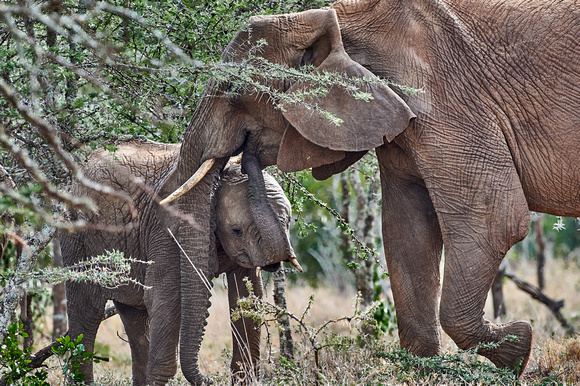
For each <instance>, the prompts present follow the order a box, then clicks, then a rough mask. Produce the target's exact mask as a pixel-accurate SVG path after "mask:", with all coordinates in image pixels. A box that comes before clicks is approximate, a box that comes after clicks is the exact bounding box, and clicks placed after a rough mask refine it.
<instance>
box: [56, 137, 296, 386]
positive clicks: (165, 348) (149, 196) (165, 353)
mask: <svg viewBox="0 0 580 386" xmlns="http://www.w3.org/2000/svg"><path fill="white" fill-rule="evenodd" d="M179 150H180V145H170V144H160V143H155V142H130V143H125V144H122V145H120V146H119V147H118V150H116V151H115V152H114V153H110V152H109V151H107V150H104V149H100V150H97V151H95V152H94V153H93V154H91V156H90V157H89V159H88V161H87V163H86V164H85V165H84V167H83V171H84V174H85V175H86V177H88V178H89V179H91V180H92V181H95V182H98V183H100V184H102V185H105V186H109V187H111V188H113V189H114V190H115V191H117V192H121V193H124V194H125V195H126V196H125V197H126V198H130V201H132V203H133V204H134V206H135V209H136V213H134V212H133V213H132V210H131V207H130V205H129V204H128V203H127V202H126V201H125V200H122V199H121V198H120V197H113V196H110V195H104V194H98V193H95V192H94V191H92V190H87V189H86V188H83V187H82V186H80V185H75V186H74V188H73V191H74V193H75V194H76V195H88V196H90V197H91V198H92V199H93V200H94V201H95V203H96V204H97V206H98V208H99V209H98V212H97V213H79V212H71V217H72V219H79V218H82V219H85V220H86V221H87V223H88V226H87V228H86V229H85V230H83V231H81V232H76V233H72V234H66V233H64V234H62V235H61V238H60V240H61V245H62V254H63V260H64V264H65V266H71V265H73V264H75V263H78V262H80V261H83V260H90V259H91V257H93V256H97V255H100V254H103V253H105V251H112V250H118V251H122V252H123V253H124V254H125V257H131V258H133V259H137V260H140V261H152V262H153V264H151V265H145V264H142V263H133V264H132V266H131V277H132V278H134V279H136V280H138V281H139V282H140V283H142V284H143V285H145V286H147V287H148V288H146V289H144V288H143V287H142V286H136V285H132V284H127V285H122V286H120V287H117V288H104V287H101V286H99V285H97V284H91V283H86V282H80V283H78V282H72V281H71V282H68V283H67V284H66V292H67V301H68V310H67V313H68V318H69V335H70V336H72V337H76V336H77V335H78V334H81V333H82V334H84V338H83V343H84V345H85V347H86V350H88V351H93V347H94V341H95V335H96V332H97V329H98V326H99V324H100V322H101V317H102V315H103V311H104V308H105V303H106V302H107V300H108V299H112V300H113V301H114V303H115V306H116V308H117V310H118V312H119V315H120V316H121V320H122V321H123V324H124V326H125V331H126V333H127V336H128V338H129V344H130V346H131V356H132V360H133V364H132V367H133V368H132V370H133V383H134V384H135V385H145V384H148V385H153V384H155V385H158V384H164V383H165V382H166V381H167V379H168V378H170V377H171V376H173V375H174V374H175V371H176V368H177V367H176V366H177V365H176V350H177V346H178V339H179V332H180V327H181V347H183V346H187V345H188V344H189V345H194V349H193V352H191V354H190V355H191V357H187V356H186V357H183V356H182V358H181V362H182V363H183V362H185V361H191V360H194V361H196V360H197V355H198V352H199V343H200V342H198V341H194V342H190V340H192V339H195V338H196V337H197V336H202V335H203V330H204V326H205V323H200V324H198V325H194V326H190V327H189V329H187V328H185V327H184V326H183V324H182V322H183V319H184V318H186V317H187V316H188V315H187V314H188V313H189V314H196V315H197V314H199V315H203V318H204V320H205V317H206V314H207V312H208V308H209V305H210V303H209V301H208V299H207V298H206V297H205V298H203V299H202V301H201V305H199V306H197V307H196V306H191V307H190V308H188V309H185V310H183V311H182V310H181V308H180V307H181V299H183V297H184V296H194V297H195V296H196V294H189V295H185V294H184V292H183V291H181V288H180V287H181V285H182V282H181V279H180V270H181V267H180V263H179V260H180V258H179V250H176V248H179V246H178V245H177V243H176V241H175V240H174V239H173V238H172V237H171V235H170V233H169V231H168V229H167V228H174V224H175V223H176V222H178V220H177V219H178V218H179V213H177V214H175V213H169V212H167V211H165V210H164V209H162V208H160V207H159V205H158V204H157V201H158V197H157V196H155V194H154V190H155V188H156V187H158V185H159V183H160V181H163V179H164V177H165V174H166V173H169V172H171V170H172V168H173V163H174V161H175V160H176V158H177V155H178V153H179ZM240 169H241V168H240V166H239V165H231V166H227V167H226V168H225V169H224V170H223V171H222V172H221V173H220V175H219V181H216V182H217V184H216V186H215V189H213V190H212V191H211V192H209V195H210V197H209V199H210V200H211V201H215V208H216V209H215V210H214V211H213V214H212V217H211V220H212V224H211V225H209V226H210V227H211V229H213V228H214V224H213V223H216V225H217V227H216V228H215V233H216V234H217V240H216V244H213V243H212V244H210V243H209V242H208V241H206V245H205V246H204V247H205V248H206V249H207V252H206V253H209V254H210V255H215V256H216V258H215V260H213V261H212V262H206V265H208V266H211V268H212V275H206V278H207V279H209V281H211V279H212V278H213V276H214V275H217V274H219V273H222V272H226V273H227V280H228V287H229V303H230V309H234V308H235V307H236V302H237V299H238V298H239V297H244V296H247V295H248V291H247V288H246V285H245V283H244V281H243V279H244V278H245V277H248V278H249V279H250V280H251V282H252V284H253V288H254V292H255V294H256V295H257V296H262V286H261V280H260V279H259V278H258V277H257V275H256V267H264V269H266V270H275V269H277V268H278V266H279V265H280V262H281V261H285V260H288V259H294V252H293V250H292V247H291V245H290V242H289V235H288V227H289V223H290V216H291V208H290V203H289V201H288V199H287V198H286V196H285V195H284V192H283V191H282V189H281V188H280V186H279V185H278V184H277V182H276V181H275V180H274V178H273V177H272V176H270V175H268V174H265V173H264V178H263V179H261V180H259V182H258V185H260V186H256V185H255V184H253V183H252V182H248V178H247V177H246V176H244V175H242V173H241V170H240ZM260 175H262V173H261V172H260ZM250 196H251V198H250ZM268 213H272V214H273V215H274V216H275V217H273V218H271V219H268V220H272V221H268V220H265V219H264V217H265V216H268ZM193 220H194V221H195V217H194V218H193ZM192 226H193V227H196V226H202V225H200V224H197V223H194V224H192ZM203 226H208V225H207V224H205V225H203ZM264 226H268V227H269V229H264V228H263V227H264ZM270 228H272V229H270ZM173 232H174V233H176V232H175V229H173ZM212 233H213V232H212ZM182 237H183V235H182ZM196 241H197V243H202V240H196ZM170 252H172V253H170ZM191 258H192V260H193V256H192V257H191ZM196 265H198V268H199V262H197V263H196ZM208 285H209V283H208ZM182 312H183V314H182ZM234 327H235V328H233V330H232V335H233V338H234V341H233V359H232V365H231V368H232V372H233V374H234V375H235V376H242V377H243V376H244V375H247V374H254V373H257V365H258V362H259V356H260V352H259V347H260V330H259V328H258V326H256V324H255V323H254V322H253V321H252V320H251V319H249V318H247V319H240V320H239V321H237V322H235V323H234ZM81 370H82V371H83V373H85V375H86V377H85V382H92V381H93V367H92V363H90V362H89V363H87V364H85V365H83V367H82V368H81ZM236 373H237V374H236ZM252 376H253V375H252Z"/></svg>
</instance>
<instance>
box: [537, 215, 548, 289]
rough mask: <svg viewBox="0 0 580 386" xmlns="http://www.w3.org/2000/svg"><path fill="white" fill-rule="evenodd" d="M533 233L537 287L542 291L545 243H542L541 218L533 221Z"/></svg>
mask: <svg viewBox="0 0 580 386" xmlns="http://www.w3.org/2000/svg"><path fill="white" fill-rule="evenodd" d="M534 233H535V234H536V259H537V260H538V271H537V273H538V287H539V288H540V289H541V290H543V289H544V283H545V282H544V265H545V264H546V253H545V250H546V243H544V231H543V229H542V218H538V219H536V220H534Z"/></svg>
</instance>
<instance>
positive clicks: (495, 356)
mask: <svg viewBox="0 0 580 386" xmlns="http://www.w3.org/2000/svg"><path fill="white" fill-rule="evenodd" d="M522 233H523V232H522ZM477 237H478V236H476V235H473V234H470V235H468V236H467V237H464V238H463V239H462V240H457V239H456V240H454V241H455V242H454V243H450V245H451V246H450V248H448V249H446V254H445V259H446V260H445V273H444V280H443V287H442V292H441V305H440V320H441V326H442V327H443V330H444V331H445V332H446V333H447V334H448V335H449V336H450V337H451V338H452V339H453V340H454V341H455V343H456V344H457V346H458V347H459V348H461V349H470V348H473V347H476V346H477V345H478V344H480V343H492V344H497V343H500V345H499V346H498V347H496V348H493V349H482V350H480V351H479V354H481V355H483V356H485V357H487V358H488V359H490V360H491V361H492V362H493V363H494V364H495V365H497V366H498V367H503V368H509V369H511V370H513V371H514V373H516V374H518V375H519V374H521V372H522V371H523V369H524V368H525V365H526V364H527V361H528V359H529V356H530V352H531V347H532V327H531V325H530V324H529V323H528V322H524V321H517V322H512V323H507V324H495V323H492V322H490V321H488V320H486V319H485V318H484V312H483V308H484V306H485V301H486V299H487V294H488V291H489V288H490V287H491V283H492V281H493V279H494V277H495V275H496V273H497V270H498V269H499V266H500V263H501V261H502V259H503V257H504V254H505V252H504V249H503V248H499V247H496V248H494V247H493V245H492V244H490V243H484V242H479V243H474V240H477ZM479 237H480V236H479ZM522 237H523V236H522ZM484 239H485V240H491V239H492V238H491V237H484ZM483 245H486V246H487V248H482V246H483ZM508 335H514V336H515V337H516V338H517V340H516V341H511V340H506V339H505V338H506V337H507V336H508Z"/></svg>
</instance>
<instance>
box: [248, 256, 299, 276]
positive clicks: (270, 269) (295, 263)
mask: <svg viewBox="0 0 580 386" xmlns="http://www.w3.org/2000/svg"><path fill="white" fill-rule="evenodd" d="M286 262H288V263H290V264H292V265H293V266H294V267H295V268H296V269H297V270H298V271H300V272H302V267H301V266H300V264H299V263H298V260H296V258H295V257H291V258H289V259H288V260H286ZM280 266H281V263H280V262H278V263H273V264H268V265H265V266H263V267H257V268H259V269H262V270H264V271H267V272H276V271H277V270H279V269H280Z"/></svg>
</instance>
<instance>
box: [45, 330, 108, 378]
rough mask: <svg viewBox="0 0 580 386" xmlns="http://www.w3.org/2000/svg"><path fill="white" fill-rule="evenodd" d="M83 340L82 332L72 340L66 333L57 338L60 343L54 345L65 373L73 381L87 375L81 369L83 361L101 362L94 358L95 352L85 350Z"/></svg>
mask: <svg viewBox="0 0 580 386" xmlns="http://www.w3.org/2000/svg"><path fill="white" fill-rule="evenodd" d="M82 340H83V335H82V334H80V335H79V336H77V338H76V339H75V340H71V338H70V336H68V335H66V336H64V337H60V338H58V339H57V340H56V341H57V342H58V343H60V345H58V346H55V347H52V351H53V352H54V353H55V354H57V355H58V357H59V361H60V363H61V369H62V372H63V374H64V375H65V377H66V378H67V379H68V380H70V381H72V382H73V383H76V382H81V381H82V380H83V378H84V377H85V374H83V373H82V372H81V371H80V366H81V365H82V364H83V363H86V362H90V361H94V362H95V363H98V362H99V360H97V359H94V358H93V357H94V354H93V353H90V352H86V351H85V346H84V345H83V344H82V343H81V341H82Z"/></svg>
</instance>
